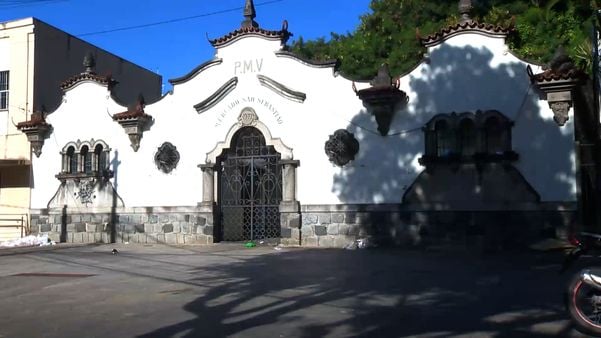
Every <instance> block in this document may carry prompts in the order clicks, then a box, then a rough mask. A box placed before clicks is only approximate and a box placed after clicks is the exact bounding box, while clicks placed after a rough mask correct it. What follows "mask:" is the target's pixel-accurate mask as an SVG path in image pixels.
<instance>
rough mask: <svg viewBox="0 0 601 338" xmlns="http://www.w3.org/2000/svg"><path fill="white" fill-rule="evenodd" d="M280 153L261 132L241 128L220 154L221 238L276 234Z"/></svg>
mask: <svg viewBox="0 0 601 338" xmlns="http://www.w3.org/2000/svg"><path fill="white" fill-rule="evenodd" d="M279 160H280V154H279V153H278V152H277V151H275V149H274V148H273V147H271V146H267V145H265V138H264V137H263V134H261V132H260V131H259V130H258V129H256V128H253V127H244V128H241V129H240V130H239V131H238V132H237V133H236V134H235V135H234V137H233V139H232V143H231V145H230V149H227V150H226V151H225V152H224V154H223V155H222V156H221V157H220V164H221V169H220V175H219V195H218V196H219V197H218V202H219V206H220V211H221V212H220V214H221V219H220V221H221V222H220V224H221V226H220V228H221V229H220V234H221V240H223V241H245V240H255V239H264V238H277V237H280V229H281V226H280V212H279V205H280V202H281V201H282V170H281V166H280V165H278V161H279Z"/></svg>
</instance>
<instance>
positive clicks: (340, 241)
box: [334, 236, 356, 248]
mask: <svg viewBox="0 0 601 338" xmlns="http://www.w3.org/2000/svg"><path fill="white" fill-rule="evenodd" d="M355 240H356V239H355V237H352V236H336V237H335V238H334V247H336V248H346V247H348V246H349V245H352V244H353V243H354V242H355Z"/></svg>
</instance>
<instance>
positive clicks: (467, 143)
mask: <svg viewBox="0 0 601 338" xmlns="http://www.w3.org/2000/svg"><path fill="white" fill-rule="evenodd" d="M477 135H478V134H477V132H476V127H475V125H474V121H472V120H471V119H463V120H461V123H460V124H459V142H460V149H461V155H462V156H471V155H474V153H475V152H476V144H477Z"/></svg>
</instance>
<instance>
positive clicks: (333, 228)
mask: <svg viewBox="0 0 601 338" xmlns="http://www.w3.org/2000/svg"><path fill="white" fill-rule="evenodd" d="M338 233H339V232H338V224H330V225H328V235H338Z"/></svg>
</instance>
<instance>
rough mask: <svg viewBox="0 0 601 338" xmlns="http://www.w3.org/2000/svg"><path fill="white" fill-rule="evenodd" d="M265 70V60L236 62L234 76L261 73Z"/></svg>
mask: <svg viewBox="0 0 601 338" xmlns="http://www.w3.org/2000/svg"><path fill="white" fill-rule="evenodd" d="M262 69H263V59H252V60H242V61H236V62H234V75H239V74H247V73H259V72H260V71H261V70H262Z"/></svg>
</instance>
